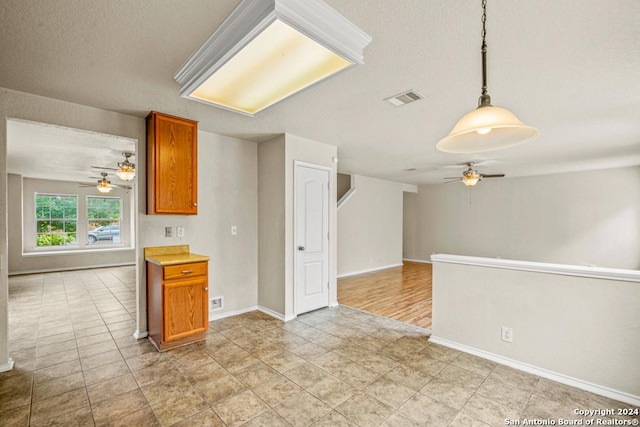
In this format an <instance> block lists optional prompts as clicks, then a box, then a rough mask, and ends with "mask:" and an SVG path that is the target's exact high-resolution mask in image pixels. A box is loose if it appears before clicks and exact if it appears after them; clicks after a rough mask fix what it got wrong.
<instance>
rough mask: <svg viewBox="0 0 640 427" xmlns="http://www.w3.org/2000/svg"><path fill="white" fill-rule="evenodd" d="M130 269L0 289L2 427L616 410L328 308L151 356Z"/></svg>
mask: <svg viewBox="0 0 640 427" xmlns="http://www.w3.org/2000/svg"><path fill="white" fill-rule="evenodd" d="M134 275H135V270H134V268H133V267H120V268H111V269H95V270H83V271H75V272H64V273H51V274H34V275H25V276H16V277H11V278H10V285H9V299H10V303H9V310H10V313H9V317H10V348H11V356H12V357H13V358H14V359H15V362H16V366H15V368H14V370H12V371H10V372H4V373H0V425H2V426H25V425H33V426H37V425H62V426H70V425H78V426H85V425H87V426H90V425H114V426H147V425H167V426H168V425H177V426H199V425H203V426H205V425H206V426H240V425H243V426H268V427H278V426H291V425H293V426H308V425H314V426H361V427H370V426H376V425H383V426H393V427H396V426H423V425H428V426H439V425H443V426H446V425H451V426H459V425H464V426H484V425H493V426H502V425H505V419H506V418H511V419H522V418H523V417H526V418H539V419H554V420H557V419H558V418H564V419H574V418H577V417H576V416H575V415H574V414H573V411H574V409H598V408H616V407H628V405H624V404H621V403H618V402H615V401H611V400H609V399H606V398H603V397H600V396H596V395H594V394H590V393H586V392H583V391H580V390H577V389H574V388H571V387H567V386H564V385H560V384H557V383H554V382H552V381H548V380H545V379H541V378H538V377H535V376H532V375H529V374H526V373H523V372H520V371H516V370H513V369H510V368H506V367H504V366H501V365H496V364H495V363H492V362H490V361H487V360H484V359H481V358H478V357H474V356H471V355H468V354H465V353H460V352H457V351H454V350H451V349H448V348H445V347H442V346H438V345H434V344H430V343H429V342H428V340H427V338H428V336H427V335H426V334H425V333H424V332H423V331H422V330H419V329H417V328H414V327H412V326H409V325H406V324H404V323H400V322H397V321H394V320H390V319H385V318H382V317H378V316H375V315H371V314H367V313H363V312H360V311H356V310H353V309H349V308H345V307H339V308H333V309H323V310H319V311H316V312H313V313H309V314H305V315H302V316H300V317H298V319H297V320H295V321H292V322H288V323H286V324H284V323H282V322H280V321H278V320H275V319H273V318H271V317H269V316H267V315H265V314H262V313H259V312H252V313H248V314H244V315H240V316H235V317H230V318H227V319H223V320H218V321H215V322H211V328H210V331H209V333H208V335H207V340H206V341H204V342H201V343H197V344H193V345H190V346H187V347H183V348H180V349H175V350H172V351H169V352H166V353H158V352H157V351H155V349H154V348H153V347H152V346H151V345H150V344H149V342H148V341H147V340H139V341H136V340H134V339H133V338H132V336H131V335H132V332H133V330H134V320H133V319H134V313H135V291H134V283H135V277H134Z"/></svg>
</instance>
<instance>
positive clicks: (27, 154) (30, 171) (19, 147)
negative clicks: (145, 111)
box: [7, 119, 136, 184]
mask: <svg viewBox="0 0 640 427" xmlns="http://www.w3.org/2000/svg"><path fill="white" fill-rule="evenodd" d="M135 149H136V141H135V140H134V139H130V138H123V137H119V136H114V135H105V134H102V133H96V132H88V131H84V130H78V129H69V128H66V127H61V126H55V125H47V124H43V123H35V122H29V121H26V120H17V119H10V120H8V121H7V172H8V173H15V174H20V175H23V176H25V177H29V178H41V179H56V180H60V179H61V177H64V180H65V181H75V182H78V183H96V182H97V181H98V179H99V178H100V173H101V172H107V173H108V174H109V175H108V179H110V180H111V181H112V182H113V183H114V184H123V183H122V182H121V181H120V180H119V179H118V178H117V177H116V175H115V171H112V170H109V169H98V168H111V169H113V168H117V167H118V166H117V165H118V162H122V161H124V157H123V155H122V153H123V152H130V153H135ZM130 161H131V162H132V163H136V159H135V156H134V157H132V158H131V159H130ZM134 182H135V181H134ZM134 182H131V184H133V183H134Z"/></svg>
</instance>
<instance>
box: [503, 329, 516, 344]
mask: <svg viewBox="0 0 640 427" xmlns="http://www.w3.org/2000/svg"><path fill="white" fill-rule="evenodd" d="M502 341H505V342H513V329H511V328H507V327H506V326H503V327H502Z"/></svg>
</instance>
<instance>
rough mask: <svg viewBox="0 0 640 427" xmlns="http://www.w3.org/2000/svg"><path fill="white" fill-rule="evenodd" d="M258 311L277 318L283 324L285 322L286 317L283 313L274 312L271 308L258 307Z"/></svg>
mask: <svg viewBox="0 0 640 427" xmlns="http://www.w3.org/2000/svg"><path fill="white" fill-rule="evenodd" d="M258 310H259V311H261V312H263V313H264V314H268V315H269V316H271V317H274V318H276V319H278V320H282V321H283V322H284V321H285V320H284V315H283V314H282V313H278V312H277V311H273V310H271V309H270V308H267V307H264V306H261V305H259V306H258Z"/></svg>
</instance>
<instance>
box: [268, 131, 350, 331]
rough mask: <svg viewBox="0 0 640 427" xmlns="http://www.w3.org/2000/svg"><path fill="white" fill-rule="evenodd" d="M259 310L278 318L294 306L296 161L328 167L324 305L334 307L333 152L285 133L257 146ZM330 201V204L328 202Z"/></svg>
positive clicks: (290, 312) (331, 148)
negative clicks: (328, 205)
mask: <svg viewBox="0 0 640 427" xmlns="http://www.w3.org/2000/svg"><path fill="white" fill-rule="evenodd" d="M258 152H259V161H258V169H259V172H258V174H259V177H260V184H259V211H260V213H259V217H260V231H259V236H260V237H259V243H258V244H259V253H260V260H259V276H260V278H259V286H258V293H259V298H258V301H259V305H260V306H261V307H263V308H266V309H267V310H270V311H271V312H272V313H273V314H275V315H278V316H280V317H282V318H284V319H287V320H289V319H292V318H294V317H295V316H296V313H295V307H294V299H293V295H294V285H295V284H294V280H293V278H294V268H295V265H294V255H295V254H294V246H296V245H295V242H294V241H293V234H294V233H293V193H294V183H293V174H294V163H295V161H296V160H299V161H303V162H308V163H313V164H316V165H321V166H327V167H330V168H331V176H330V184H331V192H330V194H329V200H330V212H329V233H330V251H331V254H330V257H329V264H330V266H329V272H330V273H329V304H330V305H336V304H337V299H338V297H337V286H336V274H335V265H336V232H337V231H336V230H337V226H336V222H337V221H336V204H337V203H336V187H337V185H336V180H337V171H336V165H335V163H334V162H333V161H332V159H333V157H335V156H336V155H337V148H336V147H334V146H332V145H328V144H323V143H320V142H317V141H312V140H309V139H306V138H302V137H299V136H296V135H291V134H285V135H283V136H279V137H276V138H274V139H273V140H271V141H267V142H263V143H261V144H259V147H258ZM331 201H332V202H331Z"/></svg>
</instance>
